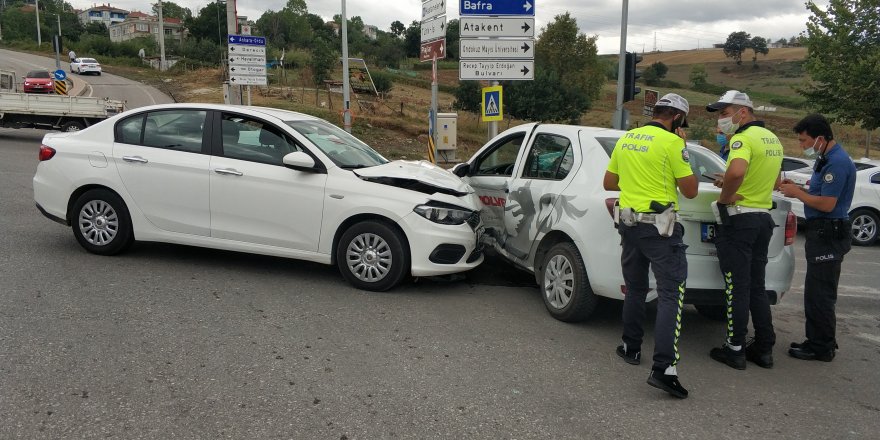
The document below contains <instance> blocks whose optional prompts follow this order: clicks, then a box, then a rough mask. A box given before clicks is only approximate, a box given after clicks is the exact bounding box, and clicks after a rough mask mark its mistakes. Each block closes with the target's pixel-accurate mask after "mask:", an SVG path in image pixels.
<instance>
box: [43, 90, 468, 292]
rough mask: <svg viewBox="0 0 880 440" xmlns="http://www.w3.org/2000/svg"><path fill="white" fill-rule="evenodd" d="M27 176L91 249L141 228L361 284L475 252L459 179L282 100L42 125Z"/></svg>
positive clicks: (124, 239)
mask: <svg viewBox="0 0 880 440" xmlns="http://www.w3.org/2000/svg"><path fill="white" fill-rule="evenodd" d="M33 183H34V199H35V201H36V204H37V208H38V209H39V210H40V211H41V212H42V213H43V214H44V215H46V216H47V217H49V218H50V219H53V220H55V221H58V222H59V223H62V224H64V225H68V226H72V229H73V235H74V237H75V238H76V240H77V241H78V242H79V243H80V245H82V247H84V248H85V249H86V250H87V251H89V252H92V253H95V254H101V255H113V254H116V253H119V252H121V251H123V250H125V249H126V248H128V247H129V246H130V245H131V244H132V242H133V241H134V240H139V241H158V242H166V243H177V244H183V245H191V246H201V247H208V248H215V249H225V250H231V251H239V252H248V253H254V254H263V255H274V256H280V257H288V258H296V259H302V260H309V261H315V262H319V263H325V264H335V265H337V266H338V267H339V270H340V271H341V272H342V275H343V276H344V277H345V279H347V280H348V281H349V282H350V283H351V284H352V285H354V286H356V287H358V288H361V289H367V290H387V289H390V288H392V287H394V286H395V285H397V284H398V283H400V282H401V281H402V280H403V279H404V278H405V277H407V276H409V275H412V276H416V277H418V276H431V275H444V274H450V273H455V272H462V271H466V270H469V269H472V268H474V267H476V266H477V265H479V264H480V263H481V262H482V261H483V255H482V252H481V248H480V247H479V246H478V242H479V239H478V236H479V234H480V233H481V231H482V228H481V225H480V215H479V212H478V210H479V200H478V199H477V197H476V195H475V193H474V191H473V189H472V188H471V187H469V186H468V185H466V184H465V183H463V182H462V181H461V179H459V178H458V177H456V176H454V175H453V174H452V173H450V172H449V171H447V170H444V169H442V168H440V167H437V166H435V165H433V164H431V163H428V162H424V161H419V162H416V161H393V162H390V161H388V160H387V159H385V158H383V157H382V156H381V155H380V154H379V153H377V152H376V151H374V150H373V149H372V148H370V147H369V146H367V145H366V144H364V143H363V142H361V141H360V140H358V139H357V138H355V137H354V136H352V135H350V134H349V133H347V132H345V131H344V130H342V129H340V128H339V127H336V126H335V125H333V124H330V123H329V122H327V121H324V120H322V119H319V118H316V117H312V116H308V115H304V114H301V113H295V112H291V111H285V110H278V109H271V108H261V107H242V106H230V105H212V104H168V105H158V106H151V107H142V108H138V109H136V110H131V111H128V112H125V113H122V114H120V115H117V116H114V117H113V118H110V119H107V120H105V121H103V122H100V123H98V124H95V125H93V126H91V127H89V128H87V129H85V130H82V131H79V132H76V133H49V134H47V135H46V136H45V137H44V138H43V145H42V146H41V147H40V162H39V164H38V165H37V172H36V174H35V175H34V179H33Z"/></svg>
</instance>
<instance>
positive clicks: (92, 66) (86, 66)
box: [70, 58, 101, 75]
mask: <svg viewBox="0 0 880 440" xmlns="http://www.w3.org/2000/svg"><path fill="white" fill-rule="evenodd" d="M70 73H77V74H80V75H82V74H86V73H94V74H95V75H101V63H99V62H98V60H96V59H94V58H74V59H73V61H71V62H70Z"/></svg>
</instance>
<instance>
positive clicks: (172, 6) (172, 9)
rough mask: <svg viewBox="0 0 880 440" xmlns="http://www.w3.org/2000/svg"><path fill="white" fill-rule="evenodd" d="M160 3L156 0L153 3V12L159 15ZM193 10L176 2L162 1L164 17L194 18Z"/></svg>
mask: <svg viewBox="0 0 880 440" xmlns="http://www.w3.org/2000/svg"><path fill="white" fill-rule="evenodd" d="M158 6H159V3H158V2H156V3H154V4H153V14H155V15H159V8H158ZM192 15H193V14H192V10H191V9H190V8H184V7H183V6H180V5H178V4H177V3H174V2H169V1H163V2H162V17H164V18H169V17H170V18H179V19H181V20H186V19H188V18H192Z"/></svg>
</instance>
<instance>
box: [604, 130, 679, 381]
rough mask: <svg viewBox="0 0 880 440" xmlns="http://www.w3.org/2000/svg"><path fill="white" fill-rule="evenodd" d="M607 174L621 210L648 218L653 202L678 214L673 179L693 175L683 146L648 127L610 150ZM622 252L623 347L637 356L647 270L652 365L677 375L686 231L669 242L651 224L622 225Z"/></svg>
mask: <svg viewBox="0 0 880 440" xmlns="http://www.w3.org/2000/svg"><path fill="white" fill-rule="evenodd" d="M608 171H610V172H612V173H614V174H617V175H618V176H620V180H619V187H620V209H621V210H624V209H625V208H631V209H632V210H633V211H635V212H636V213H644V214H647V215H646V216H645V217H647V216H650V215H651V213H652V212H654V211H652V209H651V201H656V202H658V203H660V204H663V205H667V204H669V203H672V204H673V205H674V208H675V210H676V211H677V210H678V191H677V190H676V179H680V178H683V177H687V176H690V175H693V171H692V170H691V167H690V165H689V163H688V153H687V149H685V143H684V140H682V139H681V138H680V137H678V135H676V134H675V133H671V132H669V131H667V129H666V128H665V127H663V125H662V124H659V123H657V122H649V123H647V124H645V125H644V126H642V127H639V128H635V129H633V130H630V131H628V132H627V133H626V134H625V135H624V136H623V137H621V138H620V140H619V141H618V142H617V145H616V146H615V147H614V150H613V152H612V154H611V162H610V163H609V164H608ZM618 228H619V232H620V235H621V244H622V246H623V251H622V256H621V264H622V269H623V278H624V280H625V283H626V297H625V301H624V306H623V342H624V344H625V345H624V350H625V351H626V352H627V353H630V354H632V353H640V351H641V345H642V337H643V336H644V331H643V329H642V322H643V321H644V319H645V299H646V296H647V294H648V291H649V290H650V287H649V285H648V269H649V265H650V266H651V268H652V269H653V271H654V278H655V279H656V280H657V295H658V304H657V320H656V323H655V327H654V344H655V345H654V359H653V360H654V363H653V366H652V370H654V371H657V372H659V374H667V375H676V371H675V366H676V365H677V364H678V361H679V359H680V356H679V353H678V340H679V336H680V335H681V309H682V305H683V302H684V290H685V280H686V279H687V259H686V257H685V248H686V247H687V246H686V245H685V244H684V243H683V241H682V236H683V234H684V229H683V227H682V226H681V224H680V223H676V224H675V227H674V230H673V233H672V235H671V236H670V237H663V236H661V235H660V232H659V231H658V229H657V227H655V226H654V224H651V223H646V222H642V221H639V222H636V223H635V224H633V225H632V226H627V225H626V224H624V222H620V224H619V226H618Z"/></svg>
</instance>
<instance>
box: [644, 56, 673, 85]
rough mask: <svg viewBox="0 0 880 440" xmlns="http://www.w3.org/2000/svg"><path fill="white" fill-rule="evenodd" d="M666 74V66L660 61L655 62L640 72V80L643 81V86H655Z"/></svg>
mask: <svg viewBox="0 0 880 440" xmlns="http://www.w3.org/2000/svg"><path fill="white" fill-rule="evenodd" d="M667 72H669V67H667V66H666V64H663V62H662V61H657V62H656V63H654V64H651V65H650V66H648V68H647V69H645V71H644V72H642V79H644V80H645V84H647V85H649V86H656V85H658V84H659V83H660V80H661V79H663V77H665V76H666V73H667Z"/></svg>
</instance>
